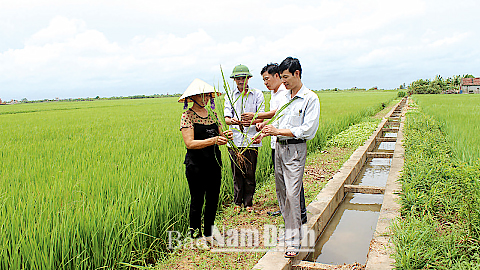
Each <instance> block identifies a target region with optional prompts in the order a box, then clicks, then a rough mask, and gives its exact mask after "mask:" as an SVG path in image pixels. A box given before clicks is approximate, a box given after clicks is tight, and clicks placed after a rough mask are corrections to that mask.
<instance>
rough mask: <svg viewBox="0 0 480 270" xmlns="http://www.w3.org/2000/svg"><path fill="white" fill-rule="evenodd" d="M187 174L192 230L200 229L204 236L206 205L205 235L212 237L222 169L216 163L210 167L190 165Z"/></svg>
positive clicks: (187, 167)
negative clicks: (203, 210)
mask: <svg viewBox="0 0 480 270" xmlns="http://www.w3.org/2000/svg"><path fill="white" fill-rule="evenodd" d="M185 172H186V173H185V174H186V176H187V181H188V187H189V189H190V196H191V201H190V228H191V229H193V231H194V230H197V229H198V231H199V232H200V235H202V209H203V205H204V203H205V212H204V213H203V221H204V223H203V224H204V232H203V235H205V236H211V235H212V226H213V224H214V222H215V215H216V214H217V205H218V197H219V194H220V186H221V184H222V171H221V167H220V166H219V165H218V164H217V163H216V162H215V164H211V165H210V166H201V165H191V164H190V165H187V166H186V170H185ZM193 231H192V233H193ZM192 237H193V235H192Z"/></svg>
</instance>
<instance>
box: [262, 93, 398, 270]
mask: <svg viewBox="0 0 480 270" xmlns="http://www.w3.org/2000/svg"><path fill="white" fill-rule="evenodd" d="M406 101H407V98H403V99H402V100H401V101H400V102H399V103H398V104H396V105H395V106H394V107H393V108H392V110H391V111H390V112H389V113H388V114H387V115H386V116H385V118H384V119H383V120H382V121H381V123H380V124H379V126H378V128H377V130H376V131H375V132H374V133H373V134H372V136H371V137H370V138H369V139H368V140H367V142H366V143H365V144H364V145H363V146H361V147H359V148H358V149H357V150H356V151H355V152H354V153H353V154H352V156H351V157H350V159H349V160H348V161H347V162H346V163H345V164H344V165H343V167H342V168H341V169H340V171H339V172H338V173H337V174H335V175H334V176H333V178H332V179H331V180H330V181H329V182H328V183H327V185H326V186H325V187H324V188H323V190H322V191H321V192H320V193H319V194H318V195H317V197H316V198H315V200H314V201H313V202H312V203H310V204H309V205H308V207H307V210H308V223H307V224H305V225H304V228H303V229H304V231H305V232H310V233H309V234H307V235H305V234H304V238H308V239H313V241H312V242H313V243H311V244H309V248H308V249H305V250H302V251H301V252H300V254H299V255H298V256H297V257H296V258H295V259H287V258H285V257H284V250H283V249H282V248H283V247H282V248H280V247H278V248H277V249H276V250H272V251H269V252H268V253H266V254H265V256H263V258H262V259H261V260H260V261H259V262H258V263H257V264H256V265H255V266H254V268H253V269H264V270H266V269H332V267H334V266H336V265H343V264H353V263H357V262H358V263H360V264H366V269H392V268H393V259H391V258H390V248H389V231H388V226H389V225H390V222H391V220H392V219H393V218H395V217H396V216H398V215H399V209H400V206H399V205H398V204H397V203H396V198H397V195H396V193H397V192H399V191H400V186H399V185H398V184H397V182H396V180H397V179H398V177H399V174H400V170H401V169H402V167H403V154H404V149H403V146H402V139H403V132H402V131H403V120H404V110H405V109H404V108H405V104H406ZM308 239H305V241H307V242H308V241H309V240H308Z"/></svg>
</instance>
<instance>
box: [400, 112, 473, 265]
mask: <svg viewBox="0 0 480 270" xmlns="http://www.w3.org/2000/svg"><path fill="white" fill-rule="evenodd" d="M404 146H405V165H404V170H403V174H402V176H401V179H400V181H401V183H402V192H401V194H400V196H401V205H402V208H401V218H400V219H399V220H397V221H396V222H395V223H394V224H393V225H392V230H393V243H394V246H395V254H394V256H395V260H396V267H397V269H479V268H480V243H479V240H480V184H479V178H480V164H478V163H477V164H476V165H474V166H471V165H468V164H465V163H462V162H461V161H459V159H458V158H457V156H456V155H455V152H454V151H452V148H451V146H450V144H449V143H448V140H447V139H446V138H445V133H444V128H443V125H442V124H440V123H439V122H437V121H436V120H435V119H433V118H432V117H430V116H428V115H426V114H424V113H423V112H422V111H420V112H413V113H408V114H407V121H406V124H405V142H404Z"/></svg>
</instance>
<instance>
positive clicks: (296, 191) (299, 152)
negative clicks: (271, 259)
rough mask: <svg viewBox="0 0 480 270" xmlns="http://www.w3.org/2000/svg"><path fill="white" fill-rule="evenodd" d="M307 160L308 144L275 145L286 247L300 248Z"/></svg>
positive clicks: (277, 185)
mask: <svg viewBox="0 0 480 270" xmlns="http://www.w3.org/2000/svg"><path fill="white" fill-rule="evenodd" d="M306 159H307V144H306V143H299V144H288V145H282V144H279V143H277V144H276V145H275V185H276V190H277V199H278V204H279V206H280V211H281V212H282V216H283V220H284V221H285V246H287V247H288V246H300V239H301V237H302V235H301V227H302V219H301V214H300V208H301V206H300V196H301V190H302V186H303V172H304V169H305V161H306Z"/></svg>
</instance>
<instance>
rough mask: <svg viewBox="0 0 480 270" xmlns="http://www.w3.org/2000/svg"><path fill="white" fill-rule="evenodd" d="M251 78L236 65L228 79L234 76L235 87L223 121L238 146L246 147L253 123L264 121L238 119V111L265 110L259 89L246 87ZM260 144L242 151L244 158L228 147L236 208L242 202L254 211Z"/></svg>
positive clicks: (226, 104)
mask: <svg viewBox="0 0 480 270" xmlns="http://www.w3.org/2000/svg"><path fill="white" fill-rule="evenodd" d="M251 77H252V74H251V73H250V71H249V69H248V67H247V66H245V65H237V66H235V68H234V69H233V72H232V74H231V75H230V78H232V79H234V81H235V83H236V85H237V87H236V88H235V89H232V91H231V92H229V95H225V109H224V116H225V122H226V124H227V125H232V127H233V129H232V130H233V143H234V144H235V145H236V146H237V147H239V148H240V149H242V148H244V147H247V146H248V144H249V143H250V141H251V140H252V138H253V137H254V136H255V135H256V133H257V131H256V128H255V124H256V123H258V122H262V121H263V120H254V121H253V122H252V121H244V120H241V114H242V113H246V112H250V113H253V114H255V113H256V112H257V111H258V112H264V111H265V100H264V97H263V93H262V91H260V90H257V89H253V88H250V87H249V86H248V80H249V79H250V78H251ZM239 119H240V120H239ZM250 124H252V125H250ZM240 131H242V132H240ZM260 146H262V144H261V143H257V144H253V145H251V146H250V147H249V148H250V149H247V150H246V151H245V152H244V153H243V156H244V157H245V160H243V161H238V160H237V155H236V153H235V152H234V151H233V150H231V149H230V150H229V154H230V161H231V166H232V172H233V184H234V193H233V197H234V203H235V204H236V207H235V208H236V209H240V207H241V206H242V204H243V206H244V207H245V208H246V209H247V211H249V212H253V211H254V209H253V195H254V193H255V187H256V180H255V171H256V169H257V157H258V147H260Z"/></svg>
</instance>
